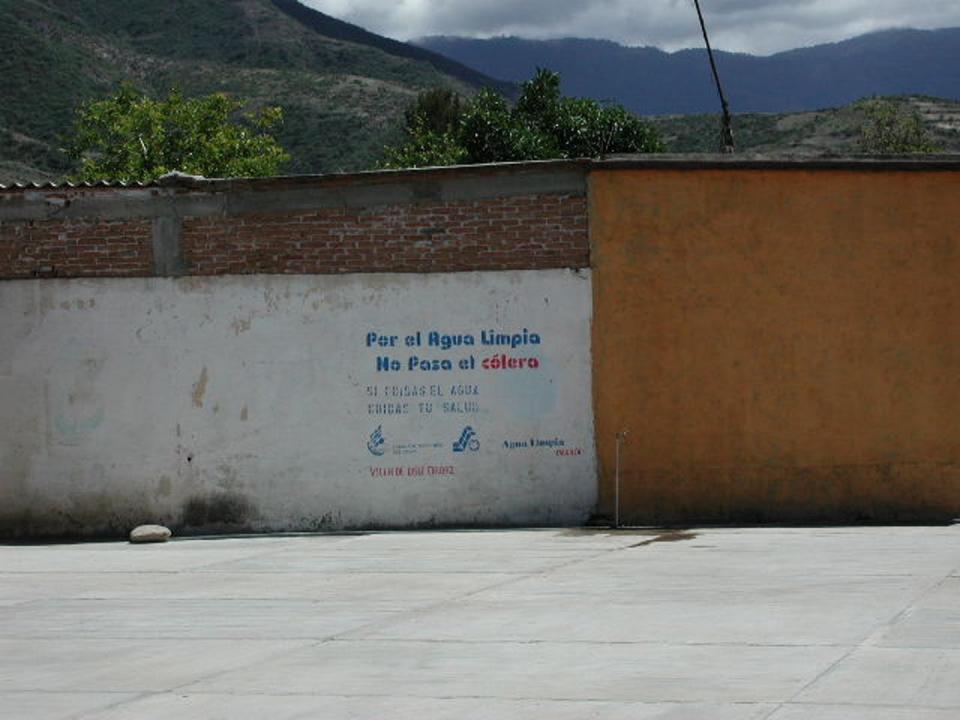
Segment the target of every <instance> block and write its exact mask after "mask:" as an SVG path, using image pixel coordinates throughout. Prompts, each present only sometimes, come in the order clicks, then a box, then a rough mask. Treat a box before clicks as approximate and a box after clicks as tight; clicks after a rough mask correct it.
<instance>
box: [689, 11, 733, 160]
mask: <svg viewBox="0 0 960 720" xmlns="http://www.w3.org/2000/svg"><path fill="white" fill-rule="evenodd" d="M693 5H694V7H696V9H697V17H698V18H699V19H700V30H701V31H702V32H703V43H704V45H706V46H707V57H708V58H709V59H710V69H711V70H712V71H713V82H714V83H715V84H716V86H717V94H718V95H719V96H720V107H721V108H722V110H723V129H722V130H721V136H720V137H721V141H722V143H723V152H725V153H732V152H735V151H736V147H735V146H734V144H733V119H732V118H731V117H730V106H729V105H728V104H727V97H726V95H724V94H723V85H722V84H721V83H720V73H719V72H718V71H717V63H716V62H715V61H714V59H713V48H712V47H710V38H709V37H708V36H707V24H706V23H705V22H704V20H703V12H702V11H701V10H700V0H693Z"/></svg>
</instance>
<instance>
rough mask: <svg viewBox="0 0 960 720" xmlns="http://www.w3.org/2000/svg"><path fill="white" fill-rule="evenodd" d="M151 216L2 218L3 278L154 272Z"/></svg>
mask: <svg viewBox="0 0 960 720" xmlns="http://www.w3.org/2000/svg"><path fill="white" fill-rule="evenodd" d="M151 225H152V223H151V221H150V220H125V221H90V222H86V221H82V220H42V221H25V222H19V223H0V278H29V277H36V276H37V275H43V276H46V275H51V276H56V277H136V276H143V275H151V274H153V244H152V240H151Z"/></svg>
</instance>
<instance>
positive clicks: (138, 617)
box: [0, 526, 960, 720]
mask: <svg viewBox="0 0 960 720" xmlns="http://www.w3.org/2000/svg"><path fill="white" fill-rule="evenodd" d="M958 567H960V526H954V527H939V528H851V529H845V528H829V529H741V530H733V529H724V530H694V531H690V532H688V533H674V534H667V535H661V536H657V535H656V534H650V533H647V534H643V533H609V532H606V531H602V532H589V531H571V530H566V531H565V530H541V531H502V532H500V531H498V532H410V533H377V534H370V535H328V536H309V537H260V538H246V539H220V540H201V539H195V540H181V541H175V542H171V543H169V544H167V545H153V546H131V545H127V544H124V543H108V544H85V545H49V546H0V717H2V718H3V719H4V720H7V719H10V720H54V719H57V720H60V719H63V718H84V719H88V718H110V719H111V720H121V719H122V720H153V719H161V718H162V719H164V720H168V719H169V718H178V719H183V718H205V719H207V718H210V719H212V718H229V719H230V720H244V719H246V718H251V719H257V720H261V719H264V718H269V719H270V720H286V719H288V718H323V719H326V718H333V719H337V718H385V719H394V718H396V719H398V720H402V719H406V718H417V719H418V720H420V719H423V718H428V719H430V720H435V719H439V720H444V719H447V718H449V719H451V720H471V719H474V720H495V719H497V718H516V719H518V720H519V719H523V720H530V719H539V718H542V719H543V720H565V719H574V718H576V719H579V718H623V719H625V718H630V719H631V720H647V719H649V718H660V719H663V720H666V719H669V720H681V719H682V720H688V719H691V718H698V719H699V718H702V719H704V720H747V719H748V718H750V719H757V720H759V719H760V718H770V719H771V720H800V719H804V720H859V719H863V720H867V719H869V720H948V719H949V720H956V718H958V717H960V570H958Z"/></svg>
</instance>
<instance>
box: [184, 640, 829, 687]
mask: <svg viewBox="0 0 960 720" xmlns="http://www.w3.org/2000/svg"><path fill="white" fill-rule="evenodd" d="M845 652H846V651H845V650H844V649H842V648H835V647H830V648H821V647H751V646H738V647H737V648H736V651H735V652H734V651H732V650H731V648H730V647H728V646H717V645H701V646H683V645H669V646H666V645H663V646H656V647H654V646H636V645H633V644H625V645H615V644H610V643H522V642H520V643H509V642H506V643H505V642H472V643H471V642H429V641H421V642H409V641H385V640H380V641H378V640H371V641H336V642H328V643H323V644H320V645H314V646H311V647H307V648H302V649H300V650H297V651H295V652H291V653H289V654H287V655H284V656H283V657H278V658H276V659H275V660H274V661H273V662H271V663H270V665H269V666H267V667H246V668H242V669H239V670H236V671H233V672H228V673H223V674H222V675H219V676H217V677H214V678H210V679H208V680H201V681H199V682H198V683H196V684H195V685H192V686H190V687H188V688H185V690H186V691H187V692H219V693H224V692H231V691H232V692H237V691H240V690H243V691H245V692H255V693H262V694H270V693H277V694H287V693H292V694H317V695H335V694H340V695H380V694H385V695H394V696H400V697H403V696H413V697H447V698H450V697H499V698H508V699H515V700H523V699H531V700H532V699H537V698H549V699H554V700H617V701H643V702H693V701H702V702H713V703H734V702H771V701H775V700H777V699H779V698H783V697H785V696H789V695H790V694H791V693H794V692H796V691H798V690H800V689H801V688H802V687H803V685H804V683H805V682H806V680H807V679H808V678H810V677H814V676H816V675H817V674H818V673H819V672H821V671H823V670H825V669H826V668H828V667H830V666H831V665H832V664H833V663H834V662H835V661H836V660H838V659H839V658H840V657H841V656H842V655H844V654H845ZM318 668H323V672H322V673H319V672H317V669H318Z"/></svg>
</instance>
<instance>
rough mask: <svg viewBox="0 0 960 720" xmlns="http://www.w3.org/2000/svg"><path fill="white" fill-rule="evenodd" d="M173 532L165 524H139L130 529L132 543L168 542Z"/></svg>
mask: <svg viewBox="0 0 960 720" xmlns="http://www.w3.org/2000/svg"><path fill="white" fill-rule="evenodd" d="M172 534H173V533H171V532H170V528H167V527H164V526H163V525H139V526H137V527H135V528H134V529H133V530H131V531H130V542H132V543H155V542H166V541H167V540H169V539H170V536H171V535H172Z"/></svg>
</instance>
